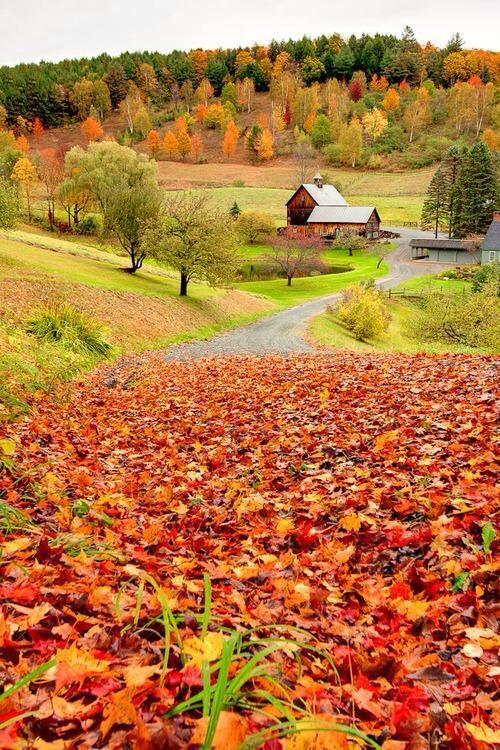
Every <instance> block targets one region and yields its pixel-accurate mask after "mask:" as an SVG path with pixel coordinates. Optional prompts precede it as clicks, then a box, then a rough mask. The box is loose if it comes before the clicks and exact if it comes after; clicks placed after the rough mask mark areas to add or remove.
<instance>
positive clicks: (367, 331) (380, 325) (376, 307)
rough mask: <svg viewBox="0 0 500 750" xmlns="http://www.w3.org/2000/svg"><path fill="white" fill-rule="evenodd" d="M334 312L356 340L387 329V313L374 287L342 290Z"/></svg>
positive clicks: (368, 337)
mask: <svg viewBox="0 0 500 750" xmlns="http://www.w3.org/2000/svg"><path fill="white" fill-rule="evenodd" d="M335 312H336V313H337V316H338V317H339V319H340V321H341V323H342V324H343V325H344V326H345V327H346V328H347V329H348V330H349V331H352V333H353V334H354V336H355V337H356V338H357V339H358V341H366V339H371V338H373V337H374V336H379V335H380V334H381V333H383V332H384V331H386V330H387V326H388V325H389V320H390V317H389V314H388V313H387V311H386V309H385V307H384V304H383V301H382V297H381V296H380V294H379V292H377V290H376V289H374V288H370V287H362V286H353V287H350V288H349V289H345V290H344V291H343V292H342V296H341V299H340V302H339V303H338V305H337V307H336V309H335Z"/></svg>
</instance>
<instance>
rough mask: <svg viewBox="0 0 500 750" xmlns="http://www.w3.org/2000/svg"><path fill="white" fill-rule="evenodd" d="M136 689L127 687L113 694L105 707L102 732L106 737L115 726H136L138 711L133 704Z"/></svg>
mask: <svg viewBox="0 0 500 750" xmlns="http://www.w3.org/2000/svg"><path fill="white" fill-rule="evenodd" d="M133 695H134V688H129V687H126V688H124V689H123V690H119V691H118V692H117V693H113V694H112V695H111V698H110V702H109V703H107V704H106V705H105V707H104V711H103V716H104V721H103V722H102V724H101V732H102V734H103V736H105V735H106V734H107V733H108V732H109V730H110V729H111V727H112V726H113V725H114V724H136V723H137V718H138V717H137V711H136V708H135V706H134V704H133V703H132V697H133Z"/></svg>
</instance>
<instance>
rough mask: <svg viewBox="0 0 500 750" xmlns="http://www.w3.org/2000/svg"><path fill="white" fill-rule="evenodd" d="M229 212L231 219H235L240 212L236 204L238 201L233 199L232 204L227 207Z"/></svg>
mask: <svg viewBox="0 0 500 750" xmlns="http://www.w3.org/2000/svg"><path fill="white" fill-rule="evenodd" d="M229 213H230V214H231V216H232V217H233V219H237V218H238V216H239V215H240V214H241V208H240V207H239V206H238V203H237V202H236V201H234V203H233V205H232V206H231V208H230V209H229Z"/></svg>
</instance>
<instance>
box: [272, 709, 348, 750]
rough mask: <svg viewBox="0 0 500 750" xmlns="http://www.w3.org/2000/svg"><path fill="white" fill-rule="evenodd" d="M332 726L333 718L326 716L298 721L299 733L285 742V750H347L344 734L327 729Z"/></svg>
mask: <svg viewBox="0 0 500 750" xmlns="http://www.w3.org/2000/svg"><path fill="white" fill-rule="evenodd" d="M334 724H336V721H335V719H334V717H333V716H328V715H326V714H322V715H321V716H319V715H318V716H311V718H310V719H304V720H302V721H298V722H297V729H299V732H298V733H297V734H294V735H292V736H291V737H289V738H288V739H287V740H286V741H285V748H286V750H348V747H349V745H348V743H347V739H346V736H345V734H341V733H340V732H337V731H335V729H328V727H329V725H334ZM300 730H302V731H300Z"/></svg>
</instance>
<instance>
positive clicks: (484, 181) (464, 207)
mask: <svg viewBox="0 0 500 750" xmlns="http://www.w3.org/2000/svg"><path fill="white" fill-rule="evenodd" d="M497 201H498V183H497V175H496V172H495V165H494V163H493V159H492V156H491V153H490V150H489V148H488V146H487V145H486V144H485V143H483V142H482V141H478V142H477V143H474V144H473V145H472V146H471V148H470V149H469V151H468V152H467V153H466V154H465V156H464V158H463V161H462V166H461V168H460V172H459V175H458V180H457V190H456V211H455V217H456V218H455V222H454V227H455V233H456V234H458V235H459V236H464V235H467V234H482V233H484V232H486V230H487V229H488V226H489V224H490V222H491V217H492V213H493V210H494V209H495V206H496V205H497Z"/></svg>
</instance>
